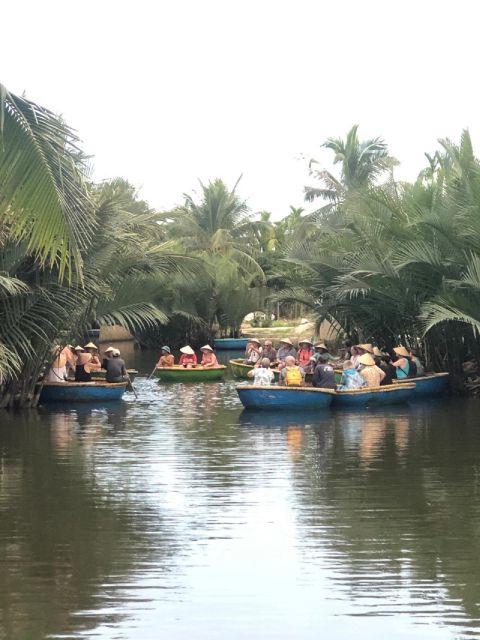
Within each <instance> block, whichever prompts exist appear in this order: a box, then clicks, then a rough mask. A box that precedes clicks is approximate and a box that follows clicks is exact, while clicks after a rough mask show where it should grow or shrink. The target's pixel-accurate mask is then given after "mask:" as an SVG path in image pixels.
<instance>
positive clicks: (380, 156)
mask: <svg viewBox="0 0 480 640" xmlns="http://www.w3.org/2000/svg"><path fill="white" fill-rule="evenodd" d="M322 146H323V147H324V148H326V149H330V150H331V151H333V153H334V154H335V155H334V160H333V162H334V164H340V167H341V168H340V177H339V178H337V177H335V176H334V175H333V174H332V173H331V172H330V171H327V170H325V169H321V170H320V169H317V168H316V165H318V164H319V163H318V162H317V160H315V159H312V160H310V163H309V170H310V176H312V177H313V178H315V179H316V180H319V181H320V183H321V186H320V187H305V200H306V201H307V202H313V201H314V200H316V199H317V198H320V199H322V200H326V201H327V203H328V205H327V208H324V209H323V210H321V211H323V212H328V211H330V210H332V208H334V207H335V206H338V205H339V204H340V203H341V202H343V201H344V200H345V197H346V195H347V193H349V192H351V191H354V190H356V189H361V188H365V187H368V186H371V185H373V184H375V182H376V180H377V179H378V178H379V177H380V176H381V175H382V174H383V173H384V172H385V171H387V170H390V169H391V168H392V167H393V166H394V164H395V163H396V161H395V160H394V159H393V158H392V157H391V156H389V154H388V147H387V144H386V143H385V142H384V141H383V140H382V139H381V138H372V139H369V140H364V141H360V140H359V138H358V125H354V126H353V127H352V128H351V129H350V131H349V132H348V133H347V137H346V139H345V140H342V139H341V138H328V140H326V141H325V142H324V143H323V145H322Z"/></svg>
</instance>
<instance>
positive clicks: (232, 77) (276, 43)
mask: <svg viewBox="0 0 480 640" xmlns="http://www.w3.org/2000/svg"><path fill="white" fill-rule="evenodd" d="M477 6H479V5H478V3H477V2H475V0H456V1H455V2H452V1H449V2H446V1H443V0H435V1H430V0H416V1H410V0H402V1H401V2H400V1H398V0H390V1H388V0H382V1H378V2H377V1H374V0H363V1H358V0H355V1H352V2H350V1H347V0H331V1H329V2H325V1H323V0H317V1H311V0H290V1H289V2H284V1H282V0H272V1H270V0H256V1H251V0H242V1H241V2H240V1H237V0H235V1H233V0H218V1H217V0H169V1H168V2H167V1H163V0H157V1H154V0H151V1H147V0H135V1H133V0H129V1H128V2H126V1H124V0H115V1H112V0H77V1H75V0H68V1H67V0H62V1H58V2H57V1H54V0H43V1H42V2H39V1H38V0H36V1H35V2H33V1H31V0H26V1H24V2H22V3H17V4H15V3H9V4H8V5H6V4H5V3H3V4H2V7H1V11H0V15H1V22H2V35H1V37H0V54H1V58H0V59H1V60H2V65H1V68H0V69H1V74H0V82H2V83H3V84H5V85H6V86H7V88H8V89H9V90H10V91H13V92H16V93H21V92H23V91H25V92H26V95H27V97H29V98H30V99H32V100H35V101H37V102H39V103H41V104H42V105H45V106H47V107H49V108H50V109H52V110H53V111H56V112H59V113H62V114H63V115H64V117H65V118H66V120H67V122H68V123H69V124H70V125H71V126H73V127H74V128H75V129H77V130H78V132H79V134H80V137H81V138H82V140H83V142H84V148H85V150H86V151H87V152H88V153H91V154H92V155H94V168H95V177H96V178H98V179H103V178H110V177H114V176H123V177H125V178H127V179H128V180H130V181H131V182H132V183H133V184H135V185H136V186H137V187H139V188H140V189H141V191H140V193H141V195H142V196H143V197H144V198H146V199H147V200H148V201H149V202H150V204H151V205H152V206H155V207H157V208H168V207H171V206H172V205H174V204H175V203H178V202H181V200H182V194H183V193H184V192H190V191H192V190H194V189H195V188H196V187H197V184H198V183H197V179H198V178H200V179H202V180H204V181H207V180H209V179H211V178H215V177H221V178H223V179H224V180H225V181H227V183H229V184H231V185H233V183H234V181H235V180H236V178H237V177H238V176H239V175H240V174H243V179H242V181H241V183H240V187H239V192H240V193H241V195H242V196H244V197H246V198H248V201H249V204H250V206H251V207H252V208H253V209H254V210H269V211H272V212H273V214H274V216H275V217H276V218H278V217H281V216H282V215H284V214H285V213H287V212H288V208H289V205H295V206H300V205H301V204H302V200H303V195H302V192H303V186H304V185H305V184H306V183H307V182H308V176H307V166H306V161H305V160H302V159H301V158H302V156H304V157H307V158H308V157H311V156H312V155H313V156H316V157H318V158H319V159H320V160H321V161H322V164H325V165H328V162H329V159H330V156H329V155H328V152H326V151H321V150H320V144H321V143H322V142H323V141H324V140H325V139H326V138H327V137H329V136H335V137H336V136H344V135H345V133H346V132H347V131H348V129H349V128H350V127H351V126H352V125H353V124H355V123H358V124H359V125H360V132H359V133H360V136H361V137H363V138H367V137H371V136H377V135H378V136H382V137H384V138H385V140H386V141H387V142H388V144H389V146H390V151H391V153H392V154H393V155H394V156H396V157H397V158H398V159H399V160H400V162H401V166H400V168H399V169H398V170H397V176H398V177H400V178H407V179H412V178H414V177H415V176H416V174H417V173H418V171H419V170H420V168H422V167H423V165H424V158H423V154H424V152H425V151H432V150H433V149H434V148H435V147H436V140H437V139H438V138H440V137H452V138H454V139H458V137H459V135H460V133H461V130H462V129H463V128H465V127H469V128H470V131H471V133H472V136H473V140H474V143H476V142H477V141H478V140H479V139H480V135H479V134H480V111H479V89H478V85H479V80H478V77H479V73H478V63H479V44H478V42H479V41H478V24H479V21H478V17H479V13H480V12H479V10H478V9H477V8H476V7H477ZM477 151H478V152H479V153H480V150H477Z"/></svg>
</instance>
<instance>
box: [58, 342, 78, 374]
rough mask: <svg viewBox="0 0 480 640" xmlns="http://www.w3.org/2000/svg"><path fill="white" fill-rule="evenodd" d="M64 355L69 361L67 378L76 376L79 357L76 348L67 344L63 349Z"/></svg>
mask: <svg viewBox="0 0 480 640" xmlns="http://www.w3.org/2000/svg"><path fill="white" fill-rule="evenodd" d="M62 354H63V355H64V356H65V358H66V359H67V364H66V367H67V378H68V376H69V375H71V376H74V375H75V365H76V364H77V356H76V355H75V348H74V347H73V345H71V344H67V345H65V346H64V347H63V349H62Z"/></svg>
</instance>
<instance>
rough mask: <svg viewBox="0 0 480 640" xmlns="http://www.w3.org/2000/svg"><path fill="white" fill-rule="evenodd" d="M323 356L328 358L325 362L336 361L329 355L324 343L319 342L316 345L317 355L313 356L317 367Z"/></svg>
mask: <svg viewBox="0 0 480 640" xmlns="http://www.w3.org/2000/svg"><path fill="white" fill-rule="evenodd" d="M321 355H323V356H325V357H326V360H325V362H328V361H329V360H335V358H334V357H333V356H332V355H331V354H330V353H328V347H327V345H326V344H325V343H324V342H317V343H316V345H315V353H314V354H313V356H312V360H313V362H314V364H315V365H316V364H317V363H318V359H319V358H320V356H321Z"/></svg>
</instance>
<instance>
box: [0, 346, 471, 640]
mask: <svg viewBox="0 0 480 640" xmlns="http://www.w3.org/2000/svg"><path fill="white" fill-rule="evenodd" d="M135 357H136V358H137V362H136V364H137V366H138V367H139V368H140V370H141V372H142V374H143V376H142V377H139V378H138V379H137V380H136V381H135V387H136V389H137V392H138V400H136V399H135V398H134V397H133V396H131V395H128V396H126V399H125V401H124V402H122V403H121V404H119V405H112V406H110V407H108V406H105V407H97V408H92V407H89V406H85V407H81V406H77V407H72V408H71V409H66V408H53V409H45V408H41V409H40V410H38V411H31V412H27V411H25V412H22V413H18V414H11V413H7V412H0V638H1V639H2V640H3V639H5V640H24V639H25V640H36V639H43V638H58V639H60V638H62V639H65V638H101V639H102V640H114V639H115V640H120V639H121V640H127V639H128V640H156V639H158V638H167V639H168V640H177V639H178V640H180V639H182V640H183V639H187V638H188V639H191V638H194V639H195V640H203V639H205V640H207V639H208V640H220V639H225V638H228V639H229V640H240V639H242V640H244V639H245V640H246V639H251V638H259V639H262V640H265V639H272V640H273V639H275V640H286V639H288V640H293V639H295V640H296V639H302V640H303V639H305V640H313V639H315V640H318V638H320V637H324V638H335V639H336V640H338V639H343V638H345V639H346V638H352V637H355V638H361V639H365V640H367V639H368V640H377V639H378V640H380V639H382V640H384V639H385V638H387V637H388V638H389V639H400V638H419V639H420V638H422V639H430V638H431V639H444V638H445V639H446V638H449V639H453V638H480V617H479V613H480V548H479V547H480V500H479V498H480V425H479V419H478V416H479V408H480V404H479V403H478V402H476V401H474V400H469V401H466V400H458V399H452V400H443V401H438V402H431V403H419V404H416V405H414V406H412V407H404V408H399V409H395V410H394V411H393V412H391V411H362V412H357V413H355V412H339V411H332V412H329V413H327V414H325V415H321V416H316V415H311V414H310V415H308V414H304V415H291V414H288V413H285V412H284V413H282V414H280V415H276V414H269V415H268V414H265V415H261V414H259V413H253V414H250V413H247V412H245V411H243V410H242V407H241V405H240V403H239V401H238V399H237V396H236V393H235V389H234V382H233V381H232V380H226V381H225V382H223V383H210V384H204V385H179V384H171V385H161V384H158V383H157V382H155V381H148V380H147V379H146V375H145V374H148V373H149V372H150V370H151V369H152V366H153V363H154V355H153V354H143V355H142V356H138V355H137V356H135ZM129 364H132V361H131V360H130V363H129Z"/></svg>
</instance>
